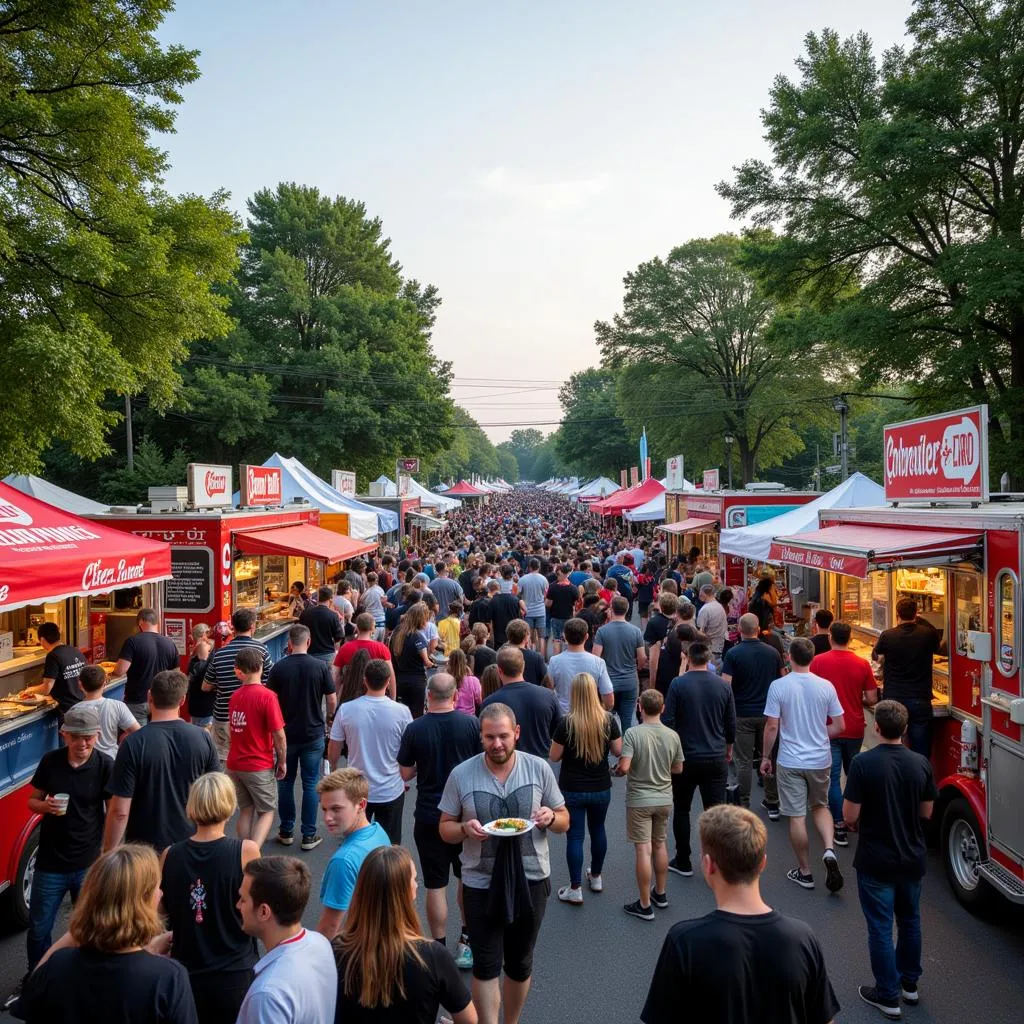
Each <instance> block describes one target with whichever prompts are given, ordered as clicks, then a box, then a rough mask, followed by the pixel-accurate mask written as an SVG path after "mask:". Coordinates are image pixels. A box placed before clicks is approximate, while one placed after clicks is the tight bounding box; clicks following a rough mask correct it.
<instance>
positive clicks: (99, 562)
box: [82, 558, 146, 590]
mask: <svg viewBox="0 0 1024 1024" xmlns="http://www.w3.org/2000/svg"><path fill="white" fill-rule="evenodd" d="M145 575H146V559H145V558H142V559H140V560H139V562H138V563H137V564H131V563H129V562H128V561H127V560H126V559H124V558H122V559H120V561H118V563H117V565H108V566H105V565H104V564H103V559H101V558H97V559H96V560H95V561H94V562H90V563H89V564H88V565H87V566H86V567H85V572H83V573H82V589H83V590H108V589H109V588H110V587H117V586H121V585H123V584H125V583H135V582H137V581H138V580H141V579H143V578H144V577H145Z"/></svg>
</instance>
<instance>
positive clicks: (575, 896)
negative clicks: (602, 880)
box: [558, 885, 583, 906]
mask: <svg viewBox="0 0 1024 1024" xmlns="http://www.w3.org/2000/svg"><path fill="white" fill-rule="evenodd" d="M558 898H559V899H560V900H561V901H562V902H563V903H574V904H576V905H577V906H578V905H579V904H581V903H582V902H583V887H582V886H580V887H579V888H578V889H573V888H572V886H570V885H563V886H562V888H561V889H559V890H558Z"/></svg>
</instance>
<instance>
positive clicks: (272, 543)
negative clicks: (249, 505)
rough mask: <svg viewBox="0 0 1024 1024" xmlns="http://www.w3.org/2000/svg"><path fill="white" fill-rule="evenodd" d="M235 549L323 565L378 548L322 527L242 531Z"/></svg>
mask: <svg viewBox="0 0 1024 1024" xmlns="http://www.w3.org/2000/svg"><path fill="white" fill-rule="evenodd" d="M234 543H235V547H236V548H238V550H239V551H243V552H245V554H247V555H299V556H300V557H303V558H315V559H317V560H319V561H321V562H327V563H328V564H330V563H331V562H343V561H344V560H345V559H346V558H355V557H356V555H365V554H367V553H368V552H370V551H374V550H376V548H377V545H376V544H374V543H371V542H369V541H365V540H356V539H355V538H354V537H346V536H345V535H344V534H341V533H335V532H334V531H333V530H325V529H323V528H322V527H320V526H310V525H309V524H308V523H301V524H299V525H297V526H270V527H267V528H266V529H264V530H240V531H238V532H237V533H235V534H234Z"/></svg>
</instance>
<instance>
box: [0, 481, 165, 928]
mask: <svg viewBox="0 0 1024 1024" xmlns="http://www.w3.org/2000/svg"><path fill="white" fill-rule="evenodd" d="M170 576H171V552H170V548H169V547H168V546H167V545H166V544H163V543H159V542H156V541H152V540H148V539H145V538H127V537H125V536H124V535H123V534H121V533H119V532H118V531H116V530H112V529H110V528H109V527H106V526H103V525H100V524H98V523H95V522H92V521H90V520H86V519H81V518H79V517H78V516H74V515H71V514H70V513H68V512H64V511H62V510H60V509H57V508H54V507H53V506H52V505H47V504H45V503H44V502H41V501H38V500H37V499H35V498H32V497H29V496H27V495H25V494H22V493H21V492H20V491H16V490H14V489H13V488H10V487H8V486H7V485H6V484H3V483H0V892H2V893H3V899H4V901H5V906H4V908H3V909H4V912H5V914H6V915H7V916H8V917H10V918H11V919H12V920H13V921H15V922H16V923H19V924H21V925H25V924H26V923H27V921H28V898H29V893H30V890H31V883H32V875H33V872H34V865H35V850H36V846H37V845H38V826H39V821H40V818H39V816H38V815H36V814H33V813H32V812H31V811H30V810H29V809H28V798H29V796H30V795H31V789H30V787H29V785H28V783H29V781H30V780H31V778H32V775H33V774H34V772H35V769H36V766H37V765H38V764H39V759H40V758H41V757H42V756H43V754H44V753H46V752H47V751H49V750H52V749H54V748H55V747H56V746H57V712H56V710H55V708H56V702H55V701H53V700H52V699H50V698H44V699H43V700H42V701H35V702H31V701H26V700H22V699H20V698H19V696H18V694H19V693H20V691H22V690H23V689H24V688H25V687H26V686H28V685H31V684H35V683H38V682H39V681H40V679H41V678H42V675H43V666H44V664H45V661H46V651H45V650H44V648H43V646H42V645H41V642H40V639H39V635H38V631H39V627H40V626H41V625H42V624H43V623H44V622H49V623H54V624H56V625H57V627H58V628H59V630H60V635H61V641H62V642H63V643H67V644H70V645H71V646H72V647H77V648H78V649H79V650H80V651H81V652H82V657H83V662H84V661H88V660H91V661H94V662H97V663H103V664H104V667H107V668H108V670H109V669H111V668H113V665H112V664H111V663H109V662H104V658H105V654H106V646H105V638H104V632H103V628H102V627H103V626H105V623H104V622H102V621H100V620H101V619H102V618H103V615H104V612H102V611H101V612H94V611H93V609H94V608H95V607H97V606H98V607H100V608H104V607H107V606H109V605H111V604H112V603H113V601H114V599H115V598H117V599H120V598H122V597H123V596H124V595H128V596H129V601H128V604H129V606H130V605H132V604H134V603H135V602H136V601H140V602H141V600H142V597H143V594H145V596H146V597H147V598H148V597H151V596H153V594H154V592H155V586H156V585H158V584H159V583H160V581H162V580H166V579H169V578H170ZM137 607H141V603H140V604H138V605H137ZM130 614H131V615H132V619H133V625H134V614H135V613H134V612H130ZM97 617H98V618H97ZM123 687H124V680H123V679H120V680H116V681H112V682H111V683H109V684H108V693H110V694H111V695H112V696H118V695H120V693H122V692H123Z"/></svg>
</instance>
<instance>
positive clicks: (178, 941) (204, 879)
mask: <svg viewBox="0 0 1024 1024" xmlns="http://www.w3.org/2000/svg"><path fill="white" fill-rule="evenodd" d="M235 807H236V800H235V787H234V784H233V783H232V782H231V780H230V779H229V778H228V777H227V775H224V774H223V773H221V772H210V773H209V774H207V775H202V776H200V777H199V778H198V779H196V781H195V782H194V783H192V788H191V789H190V790H189V794H188V804H187V805H186V809H185V810H186V813H187V814H188V817H189V819H190V820H191V821H193V822H195V825H196V832H195V835H193V836H192V838H191V839H186V840H184V841H183V842H180V843H175V844H174V845H173V846H169V847H168V848H167V849H166V850H165V851H164V853H163V856H162V858H161V864H162V867H163V880H162V881H161V888H162V889H163V893H164V896H163V908H164V913H165V914H166V915H167V924H168V927H169V928H170V929H171V930H172V931H173V932H174V943H173V946H172V949H171V956H172V957H174V959H175V960H178V961H179V962H180V963H181V964H182V965H183V966H184V967H185V968H186V970H187V971H188V976H189V981H190V982H191V984H192V995H193V997H194V998H195V1002H196V1012H197V1015H198V1018H199V1024H222V1022H224V1021H233V1020H235V1019H236V1017H237V1016H238V1010H239V1007H240V1006H241V1005H242V1000H243V999H244V998H245V993H246V992H247V991H248V989H249V985H250V984H251V983H252V977H253V972H252V968H253V964H255V963H256V960H257V959H258V955H257V951H256V942H255V940H254V939H251V938H250V937H249V936H248V935H246V934H245V932H243V931H242V919H241V916H240V915H239V913H238V910H237V909H236V907H235V904H236V902H237V900H238V890H239V889H240V888H241V885H242V869H243V867H244V866H245V865H246V864H247V863H248V862H249V861H250V860H253V859H254V858H256V857H259V855H260V851H259V847H258V846H257V845H256V844H255V843H254V842H253V841H252V840H251V839H233V838H229V837H228V836H225V835H224V826H225V824H226V823H227V821H228V819H229V818H230V817H231V815H232V814H234V813H235Z"/></svg>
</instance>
